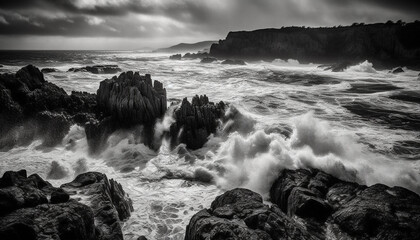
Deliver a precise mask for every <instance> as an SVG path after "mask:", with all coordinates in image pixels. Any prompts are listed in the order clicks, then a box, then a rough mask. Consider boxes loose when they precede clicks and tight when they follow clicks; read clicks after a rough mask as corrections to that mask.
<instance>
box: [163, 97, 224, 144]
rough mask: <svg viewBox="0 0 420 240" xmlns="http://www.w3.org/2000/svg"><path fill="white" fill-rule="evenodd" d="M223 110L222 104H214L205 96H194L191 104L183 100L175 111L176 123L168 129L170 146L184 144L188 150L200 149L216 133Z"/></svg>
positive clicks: (185, 99)
mask: <svg viewBox="0 0 420 240" xmlns="http://www.w3.org/2000/svg"><path fill="white" fill-rule="evenodd" d="M225 108H226V104H225V103H224V102H219V103H217V104H214V103H212V102H209V99H208V98H207V96H206V95H204V96H200V97H199V96H198V95H196V96H195V97H193V99H192V102H191V103H190V102H188V100H187V98H184V99H183V100H182V103H181V106H180V107H179V108H178V109H177V110H175V113H174V118H175V120H176V122H175V123H173V124H172V125H171V127H170V136H171V145H172V146H176V145H178V144H179V143H185V144H186V145H187V148H190V149H198V148H201V147H202V146H203V145H204V144H205V143H206V142H207V138H208V137H209V136H210V134H212V133H215V132H216V129H217V126H218V119H220V118H222V117H223V116H224V113H225Z"/></svg>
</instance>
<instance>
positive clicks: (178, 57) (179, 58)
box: [169, 54, 182, 60]
mask: <svg viewBox="0 0 420 240" xmlns="http://www.w3.org/2000/svg"><path fill="white" fill-rule="evenodd" d="M181 58H182V56H181V54H175V55H171V56H169V59H172V60H181Z"/></svg>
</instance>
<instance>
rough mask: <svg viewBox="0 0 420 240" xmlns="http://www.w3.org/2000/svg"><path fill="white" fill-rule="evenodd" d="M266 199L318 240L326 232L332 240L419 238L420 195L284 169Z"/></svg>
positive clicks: (322, 173) (397, 189)
mask: <svg viewBox="0 0 420 240" xmlns="http://www.w3.org/2000/svg"><path fill="white" fill-rule="evenodd" d="M270 198H271V201H272V202H273V203H275V204H277V205H278V206H280V209H281V210H282V211H283V212H284V213H287V215H288V216H289V217H293V218H297V219H301V220H300V221H301V222H302V223H303V224H304V226H305V227H306V228H307V229H311V233H312V234H314V235H316V236H319V237H321V238H325V237H326V235H325V234H326V231H329V232H330V235H329V237H330V238H331V239H342V238H345V239H347V238H351V239H415V238H416V236H419V234H420V221H419V219H420V196H418V195H417V194H415V193H413V192H411V191H409V190H407V189H404V188H401V187H392V188H390V187H388V186H385V185H382V184H376V185H373V186H370V187H367V186H363V185H359V184H357V183H350V182H345V181H342V180H339V179H337V178H335V177H333V176H331V175H329V174H327V173H324V172H322V171H319V170H315V169H309V170H305V169H299V170H283V171H282V172H281V173H280V175H279V177H278V178H277V180H276V181H275V182H274V184H273V185H272V187H271V190H270ZM327 229H328V230H327Z"/></svg>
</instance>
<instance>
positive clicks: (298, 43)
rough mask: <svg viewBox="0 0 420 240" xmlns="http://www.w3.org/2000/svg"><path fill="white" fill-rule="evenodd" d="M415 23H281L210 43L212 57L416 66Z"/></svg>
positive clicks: (419, 26)
mask: <svg viewBox="0 0 420 240" xmlns="http://www.w3.org/2000/svg"><path fill="white" fill-rule="evenodd" d="M419 31H420V22H412V23H405V24H401V23H391V24H384V23H377V24H364V25H357V26H345V27H332V28H305V27H286V28H281V29H260V30H255V31H238V32H230V33H229V34H228V35H227V37H226V39H225V40H220V41H219V43H217V44H213V45H212V46H211V48H210V55H211V56H213V57H217V58H240V59H252V60H273V59H296V60H298V61H299V62H300V63H331V62H339V61H343V60H344V61H352V62H353V61H357V62H360V61H365V60H368V61H369V62H371V63H373V65H374V66H375V68H377V67H383V68H389V67H393V66H399V65H401V64H404V65H405V66H408V67H413V68H417V69H418V68H419V66H420V59H419V57H418V56H419V53H420V38H419V37H418V35H419V34H418V32H419Z"/></svg>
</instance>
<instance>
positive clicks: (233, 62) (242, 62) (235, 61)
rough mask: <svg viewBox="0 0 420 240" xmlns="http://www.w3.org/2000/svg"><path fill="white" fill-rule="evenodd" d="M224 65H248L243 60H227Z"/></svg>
mask: <svg viewBox="0 0 420 240" xmlns="http://www.w3.org/2000/svg"><path fill="white" fill-rule="evenodd" d="M222 64H228V65H246V63H245V62H244V61H243V60H239V59H234V60H232V59H226V60H225V61H223V62H222Z"/></svg>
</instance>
